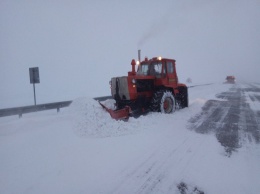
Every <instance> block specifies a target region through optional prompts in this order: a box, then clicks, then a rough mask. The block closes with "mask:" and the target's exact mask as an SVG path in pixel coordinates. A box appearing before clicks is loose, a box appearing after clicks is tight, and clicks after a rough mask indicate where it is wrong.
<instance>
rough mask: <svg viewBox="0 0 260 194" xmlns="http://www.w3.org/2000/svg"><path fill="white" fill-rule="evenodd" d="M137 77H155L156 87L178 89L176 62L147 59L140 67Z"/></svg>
mask: <svg viewBox="0 0 260 194" xmlns="http://www.w3.org/2000/svg"><path fill="white" fill-rule="evenodd" d="M136 75H137V76H154V77H155V85H158V86H160V85H164V86H169V87H176V86H177V83H178V78H177V74H176V71H175V60H174V59H165V58H161V57H154V58H152V59H150V60H148V59H147V58H146V59H145V60H144V61H143V62H141V63H140V64H139V65H138V69H137V72H136Z"/></svg>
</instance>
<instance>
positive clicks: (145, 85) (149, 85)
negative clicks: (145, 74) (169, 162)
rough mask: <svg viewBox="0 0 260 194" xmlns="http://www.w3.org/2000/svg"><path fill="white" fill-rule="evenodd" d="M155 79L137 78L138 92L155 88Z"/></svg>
mask: <svg viewBox="0 0 260 194" xmlns="http://www.w3.org/2000/svg"><path fill="white" fill-rule="evenodd" d="M153 86H154V84H153V80H147V79H139V80H136V90H137V92H147V91H151V90H153Z"/></svg>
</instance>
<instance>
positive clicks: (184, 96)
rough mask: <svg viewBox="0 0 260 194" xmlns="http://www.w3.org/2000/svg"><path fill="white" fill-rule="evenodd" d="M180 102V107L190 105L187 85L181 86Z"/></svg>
mask: <svg viewBox="0 0 260 194" xmlns="http://www.w3.org/2000/svg"><path fill="white" fill-rule="evenodd" d="M179 91H180V93H179V98H178V99H179V104H180V108H185V107H188V106H189V96H188V88H187V87H179Z"/></svg>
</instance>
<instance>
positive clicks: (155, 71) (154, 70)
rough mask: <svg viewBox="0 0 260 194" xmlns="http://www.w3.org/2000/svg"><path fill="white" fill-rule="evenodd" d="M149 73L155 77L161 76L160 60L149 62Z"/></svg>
mask: <svg viewBox="0 0 260 194" xmlns="http://www.w3.org/2000/svg"><path fill="white" fill-rule="evenodd" d="M149 75H153V76H156V77H158V78H159V77H161V75H162V63H161V62H154V63H152V64H150V68H149Z"/></svg>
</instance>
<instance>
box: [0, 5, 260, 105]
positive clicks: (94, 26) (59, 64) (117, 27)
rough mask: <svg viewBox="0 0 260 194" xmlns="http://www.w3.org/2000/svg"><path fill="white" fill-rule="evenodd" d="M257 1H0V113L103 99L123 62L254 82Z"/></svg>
mask: <svg viewBox="0 0 260 194" xmlns="http://www.w3.org/2000/svg"><path fill="white" fill-rule="evenodd" d="M259 10H260V1H259V0H211V1H210V0H196V1H194V0H190V1H189V0H187V1H179V0H161V1H157V0H138V1H137V0H131V1H129V0H110V1H105V0H81V1H80V0H73V1H72V0H70V1H69V0H59V1H58V0H23V1H15V0H0V67H1V69H0V108H7V107H15V106H25V105H32V104H33V103H34V100H33V86H32V85H31V84H30V82H29V68H30V67H39V70H40V84H36V96H37V103H38V104H40V103H48V102H55V101H62V100H73V99H75V98H78V97H82V96H89V97H95V96H104V95H110V88H109V84H108V83H109V80H110V78H111V77H113V76H123V75H127V72H128V71H130V70H131V65H130V63H131V60H132V59H133V58H135V59H137V57H138V56H137V51H138V49H141V52H142V53H141V55H142V58H144V57H145V56H147V57H148V58H151V57H155V56H159V55H160V56H162V57H167V58H174V59H175V60H176V64H177V72H178V76H179V80H180V81H182V82H185V81H186V80H187V78H189V77H190V78H191V79H192V80H193V82H194V83H212V82H223V81H224V79H225V77H226V76H227V75H234V76H236V77H237V80H238V81H247V82H260V64H259V61H260V54H259V53H260V22H259V18H260V11H259Z"/></svg>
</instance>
